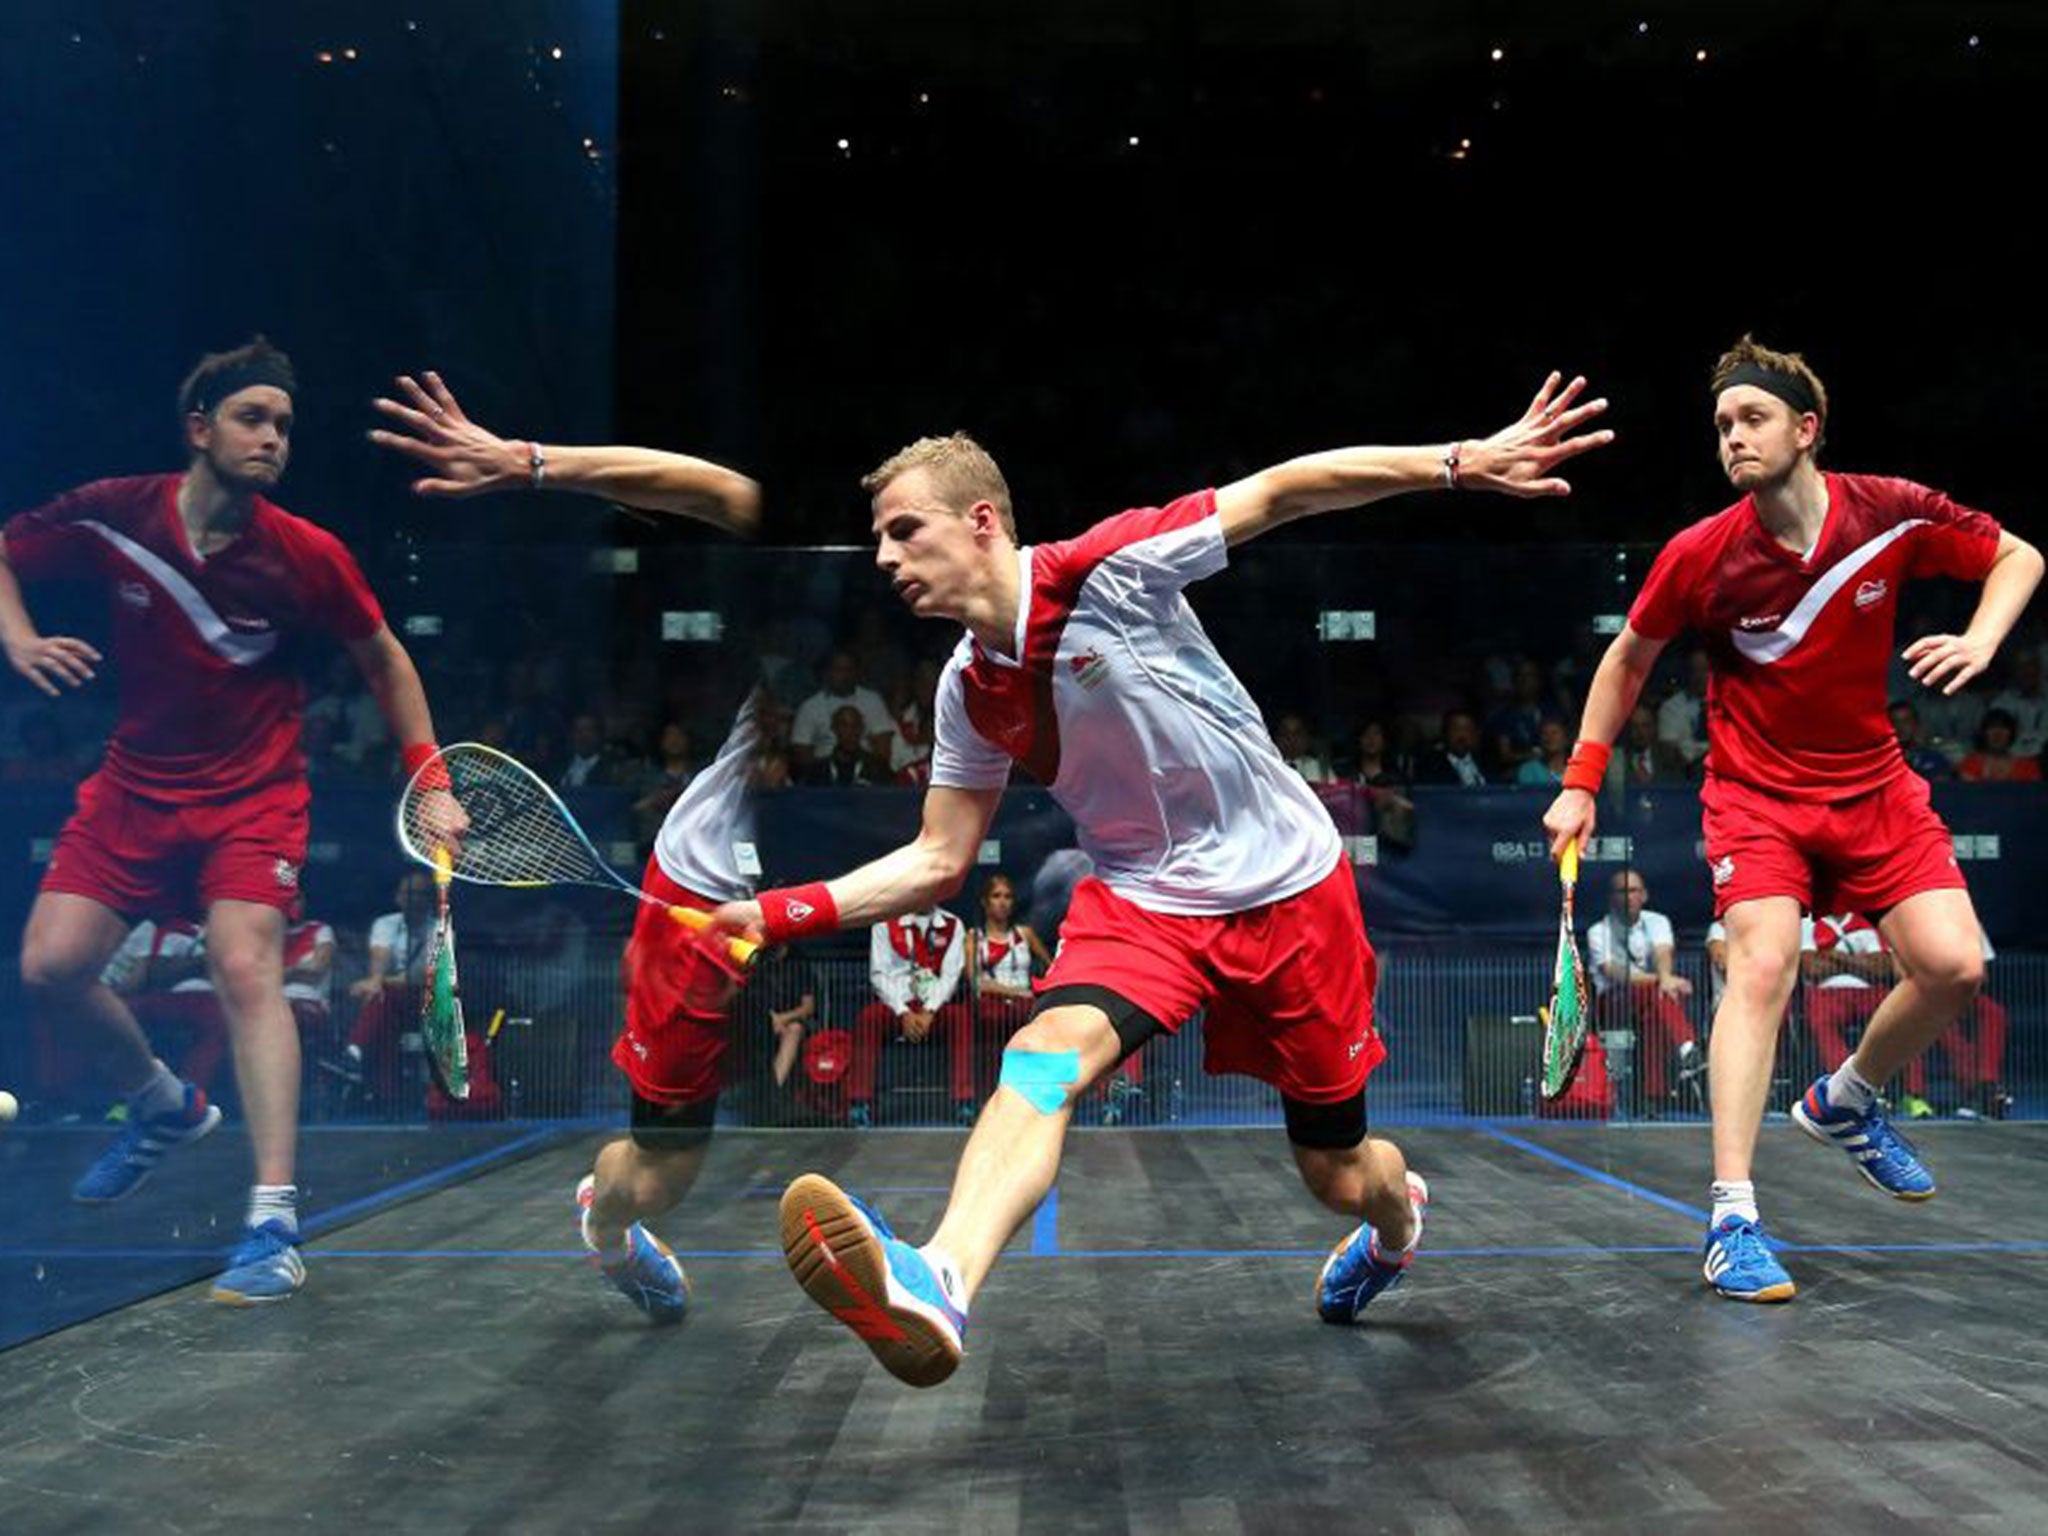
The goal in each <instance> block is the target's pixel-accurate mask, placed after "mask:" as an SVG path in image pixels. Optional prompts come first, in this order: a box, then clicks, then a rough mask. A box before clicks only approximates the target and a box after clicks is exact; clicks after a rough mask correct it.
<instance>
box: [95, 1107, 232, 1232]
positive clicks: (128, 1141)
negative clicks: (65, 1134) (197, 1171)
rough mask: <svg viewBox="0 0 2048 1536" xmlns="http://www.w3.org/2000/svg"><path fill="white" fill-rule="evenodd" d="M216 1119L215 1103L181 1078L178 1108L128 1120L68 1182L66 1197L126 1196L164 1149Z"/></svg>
mask: <svg viewBox="0 0 2048 1536" xmlns="http://www.w3.org/2000/svg"><path fill="white" fill-rule="evenodd" d="M219 1124H220V1106H219V1105H218V1104H209V1103H207V1102H206V1095H205V1094H204V1093H203V1092H202V1091H200V1089H198V1088H197V1087H195V1086H194V1085H192V1084H191V1083H187V1084H185V1103H184V1105H183V1106H182V1107H181V1108H179V1109H175V1110H173V1111H172V1112H171V1113H170V1114H168V1115H154V1116H152V1117H151V1118H149V1119H147V1120H135V1119H131V1120H129V1122H128V1125H127V1128H126V1129H125V1130H123V1131H122V1132H121V1134H120V1135H119V1136H116V1137H115V1138H114V1144H113V1145H112V1146H111V1147H108V1148H107V1150H106V1151H104V1152H102V1153H101V1154H100V1155H99V1159H98V1161H96V1162H95V1163H94V1164H93V1165H92V1166H91V1167H90V1168H88V1169H86V1170H85V1173H84V1175H83V1177H81V1178H80V1179H79V1181H78V1182H77V1183H76V1184H74V1185H72V1186H71V1198H72V1199H74V1200H76V1201H78V1202H79V1203H80V1204H82V1205H105V1204H107V1203H108V1202H109V1201H113V1200H119V1199H121V1198H123V1197H124V1196H127V1195H132V1194H134V1193H135V1191H136V1190H137V1189H139V1188H141V1187H142V1181H143V1180H144V1179H146V1178H148V1177H149V1176H150V1174H151V1173H152V1172H154V1171H155V1169H156V1165H157V1164H158V1163H160V1162H162V1161H163V1158H164V1154H165V1153H166V1152H168V1151H170V1150H171V1148H173V1147H182V1146H184V1145H185V1144H186V1143H187V1142H193V1141H197V1140H198V1139H199V1138H200V1137H202V1136H204V1135H206V1134H207V1133H208V1132H209V1131H211V1130H212V1129H213V1128H214V1127H215V1126H217V1125H219Z"/></svg>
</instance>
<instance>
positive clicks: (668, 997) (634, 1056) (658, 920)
mask: <svg viewBox="0 0 2048 1536" xmlns="http://www.w3.org/2000/svg"><path fill="white" fill-rule="evenodd" d="M640 889H641V890H643V891H645V892H647V894H648V895H650V896H654V897H658V898H660V899H661V900H662V901H664V902H666V903H667V904H668V905H670V906H676V907H694V908H696V909H697V910H698V911H700V912H708V911H710V910H711V909H712V908H713V907H715V906H716V905H718V903H716V902H713V901H707V900H705V899H704V898H703V897H702V896H699V895H698V894H697V893H696V892H695V891H691V890H686V889H684V888H683V887H682V886H680V885H677V884H676V883H675V881H673V880H671V879H669V877H668V875H667V873H666V872H664V871H663V869H662V867H661V864H660V863H659V861H657V860H655V859H654V858H651V857H650V858H649V859H648V861H647V872H646V873H645V874H644V875H642V876H641V877H640ZM739 981H740V973H739V972H738V971H737V970H735V969H734V967H733V965H732V962H731V961H730V960H728V959H727V958H726V955H725V951H724V949H723V947H722V946H721V945H720V944H717V943H714V942H706V941H705V940H703V939H702V938H700V937H699V936H698V935H697V934H696V933H695V932H694V931H693V930H691V929H688V928H685V927H683V926H682V925H681V924H680V923H678V922H676V921H675V919H674V918H672V917H670V916H669V915H668V914H667V913H666V912H664V911H663V910H662V909H661V908H660V907H657V906H653V905H649V904H644V903H643V904H642V906H641V908H640V916H639V917H638V919H636V920H635V922H634V924H633V936H632V938H630V939H628V940H627V941H626V1027H625V1028H624V1029H623V1030H621V1031H620V1032H619V1038H618V1040H617V1042H616V1043H614V1044H613V1046H612V1060H613V1061H614V1062H616V1063H617V1064H618V1068H619V1070H620V1071H621V1072H624V1073H625V1074H626V1078H627V1080H628V1081H629V1082H631V1083H632V1085H633V1091H634V1092H635V1093H637V1094H639V1095H640V1097H641V1098H643V1099H646V1100H648V1101H649V1102H651V1103H655V1104H694V1103H699V1102H701V1101H703V1100H705V1099H715V1098H717V1097H718V1089H719V1083H720V1073H721V1071H722V1069H723V1066H724V1063H725V1048H726V1044H727V1042H728V1039H729V1037H730V1031H729V1030H728V1029H727V1027H726V1025H727V1020H728V1018H729V1017H730V1014H731V1003H732V995H733V993H734V992H735V991H737V990H738V986H739Z"/></svg>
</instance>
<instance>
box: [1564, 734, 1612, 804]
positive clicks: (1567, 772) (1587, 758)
mask: <svg viewBox="0 0 2048 1536" xmlns="http://www.w3.org/2000/svg"><path fill="white" fill-rule="evenodd" d="M1613 756H1614V748H1612V747H1609V746H1603V745H1602V744H1601V743H1599V742H1597V741H1587V740H1586V739H1585V738H1584V737H1581V738H1580V739H1579V740H1578V741H1577V742H1575V743H1573V745H1572V755H1571V758H1570V760H1569V761H1567V762H1566V763H1565V765H1564V787H1565V788H1566V789H1583V790H1584V791H1585V792H1586V793H1587V794H1589V795H1597V794H1599V793H1600V784H1601V781H1602V780H1604V779H1605V778H1606V777H1607V764H1608V760H1609V759H1611V758H1612V757H1613Z"/></svg>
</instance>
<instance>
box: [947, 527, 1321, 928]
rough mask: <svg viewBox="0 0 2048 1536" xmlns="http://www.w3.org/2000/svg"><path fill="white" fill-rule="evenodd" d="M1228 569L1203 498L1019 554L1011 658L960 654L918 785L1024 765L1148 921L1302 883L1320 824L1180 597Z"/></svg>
mask: <svg viewBox="0 0 2048 1536" xmlns="http://www.w3.org/2000/svg"><path fill="white" fill-rule="evenodd" d="M1228 561H1229V552H1228V550H1227V548H1226V546H1225V544H1224V540H1223V524H1222V519H1220V518H1219V517H1218V516H1217V515H1216V493H1215V492H1214V491H1201V492H1198V493H1196V494H1195V495H1192V496H1185V497H1182V498H1181V499H1180V500H1178V501H1175V502H1173V503H1171V504H1170V505H1168V506H1165V507H1146V508H1141V509H1138V510H1136V511H1130V512H1122V513H1119V514H1117V515H1116V516H1115V517H1112V518H1109V519H1107V520H1105V521H1103V522H1100V523H1098V524H1096V525H1095V526H1094V527H1093V528H1091V529H1089V530H1088V531H1087V532H1086V533H1084V534H1082V535H1081V536H1080V537H1079V538H1075V539H1069V540H1066V541H1065V542H1063V543H1059V544H1041V545H1036V546H1032V547H1028V548H1024V549H1020V550H1018V551H1017V565H1018V575H1019V583H1020V586H1019V602H1018V609H1017V632H1016V635H1015V637H1014V640H1013V642H1012V652H1013V654H1012V655H1009V656H999V655H996V654H994V653H993V652H990V651H987V650H985V649H983V648H982V646H981V645H980V643H979V642H977V641H976V640H975V638H974V637H973V636H972V635H971V634H970V635H967V636H964V637H963V638H962V639H961V641H960V644H959V646H958V647H957V648H956V649H955V650H954V652H953V656H952V659H951V660H950V661H948V662H947V664H946V670H945V672H944V673H943V674H942V675H941V677H940V679H939V694H938V704H937V709H936V716H937V730H936V732H935V740H934V743H933V748H932V775H931V782H932V783H933V784H937V785H949V786H953V787H957V788H964V789H995V788H999V787H1001V786H1002V785H1003V784H1004V783H1006V782H1007V781H1008V779H1009V775H1010V764H1011V762H1012V761H1015V762H1017V763H1020V764H1022V765H1023V767H1024V768H1025V769H1026V770H1028V771H1029V772H1030V773H1031V775H1032V776H1033V777H1034V778H1036V779H1037V780H1038V781H1039V782H1040V783H1042V784H1044V785H1045V786H1046V787H1047V788H1048V789H1050V790H1051V791H1052V794H1053V798H1054V799H1056V800H1058V801H1059V803H1060V804H1061V805H1062V806H1063V807H1064V808H1065V809H1066V811H1067V814H1068V815H1070V816H1072V817H1073V818H1074V824H1075V828H1076V832H1077V841H1078V842H1079V843H1080V845H1081V848H1082V850H1083V851H1084V852H1085V853H1086V854H1087V855H1088V856H1089V858H1090V859H1092V860H1093V861H1094V864H1095V873H1096V875H1097V876H1098V877H1100V878H1101V880H1102V881H1103V882H1104V883H1105V884H1106V885H1108V886H1109V888H1110V889H1111V890H1113V891H1115V892H1116V893H1117V894H1118V895H1119V896H1122V897H1124V898H1126V899H1127V900H1129V901H1131V902H1134V903H1136V904H1137V905H1138V906H1140V907H1143V908H1145V909H1146V910H1147V911H1153V912H1161V913H1172V914H1180V915H1186V916H1196V917H1214V916H1222V915H1225V914H1228V913H1233V912H1242V911H1245V910H1247V909H1249V908H1251V907H1256V906H1262V905H1264V904H1265V903H1267V902H1273V901H1280V900H1283V899H1285V898H1286V897H1289V896H1293V895H1296V894H1298V893H1299V892H1301V891H1305V890H1307V889H1308V888H1309V887H1310V886H1312V885H1314V884H1316V883H1317V882H1318V881H1319V880H1321V879H1322V878H1323V877H1324V876H1325V875H1327V874H1329V872H1330V870H1331V869H1332V867H1334V866H1335V864H1336V862H1337V859H1338V857H1339V855H1340V854H1341V853H1342V851H1343V845H1342V843H1341V842H1340V841H1339V839H1338V836H1337V828H1336V824H1335V823H1334V822H1332V821H1331V820H1330V815H1329V812H1328V811H1326V810H1324V809H1323V804H1322V801H1320V800H1319V799H1317V798H1316V794H1315V791H1314V790H1312V789H1310V788H1309V786H1308V785H1307V784H1306V783H1305V782H1303V780H1302V778H1301V776H1300V775H1299V774H1297V773H1294V772H1292V771H1291V770H1290V769H1289V768H1288V767H1287V765H1286V763H1284V762H1282V761H1281V758H1280V753H1279V751H1278V749H1277V748H1275V747H1274V745H1273V740H1272V738H1271V737H1270V736H1269V735H1267V734H1266V726H1265V721H1264V720H1263V719H1262V718H1261V717H1260V714H1259V711H1258V708H1257V706H1255V705H1254V704H1253V703H1252V701H1251V697H1250V695H1248V694H1247V693H1246V692H1245V690H1244V685H1243V684H1241V683H1240V682H1238V680H1237V678H1236V677H1235V676H1233V675H1232V673H1231V671H1230V669H1229V668H1228V667H1227V666H1225V665H1224V664H1223V658H1222V657H1221V656H1219V655H1217V654H1216V647H1215V646H1214V645H1212V644H1210V642H1209V637H1208V635H1207V634H1205V633H1204V632H1203V630H1202V625H1201V621H1200V620H1198V619H1197V618H1196V617H1195V611H1194V609H1193V608H1191V607H1189V606H1188V601H1187V599H1186V597H1185V596H1183V595H1182V591H1181V589H1182V588H1183V587H1185V586H1186V585H1187V584H1188V583H1189V582H1191V581H1195V580H1198V579H1199V578H1201V577H1203V576H1209V575H1213V574H1214V573H1215V572H1217V571H1220V570H1222V569H1223V567H1224V566H1225V565H1226V564H1227V563H1228Z"/></svg>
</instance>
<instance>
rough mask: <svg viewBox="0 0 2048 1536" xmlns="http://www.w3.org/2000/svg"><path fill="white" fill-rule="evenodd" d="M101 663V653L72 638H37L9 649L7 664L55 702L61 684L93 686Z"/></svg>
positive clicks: (39, 636) (38, 636) (75, 686)
mask: <svg viewBox="0 0 2048 1536" xmlns="http://www.w3.org/2000/svg"><path fill="white" fill-rule="evenodd" d="M99 660H100V653H99V652H98V651H96V650H94V649H93V648H92V647H91V646H90V645H88V644H86V643H85V641H83V640H76V639H73V638H72V637H71V636H69V635H37V636H36V637H35V638H34V639H32V640H25V641H23V642H22V643H21V644H20V645H9V646H8V647H7V664H8V665H9V666H10V667H12V668H14V670H15V671H17V672H19V673H20V674H21V675H22V676H23V677H25V678H27V679H28V680H29V681H30V682H31V683H33V684H35V686H36V687H38V688H40V689H41V690H42V691H43V692H44V693H47V694H48V695H49V696H50V697H51V698H53V699H54V698H56V697H57V696H58V695H59V694H60V693H61V692H62V690H61V689H59V688H58V686H57V685H58V684H59V683H63V684H64V685H65V687H68V688H82V687H84V686H85V685H86V684H87V683H89V682H91V681H92V680H93V678H94V677H95V676H97V675H98V674H96V673H95V672H94V671H93V666H94V664H95V663H97V662H98V661H99Z"/></svg>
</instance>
